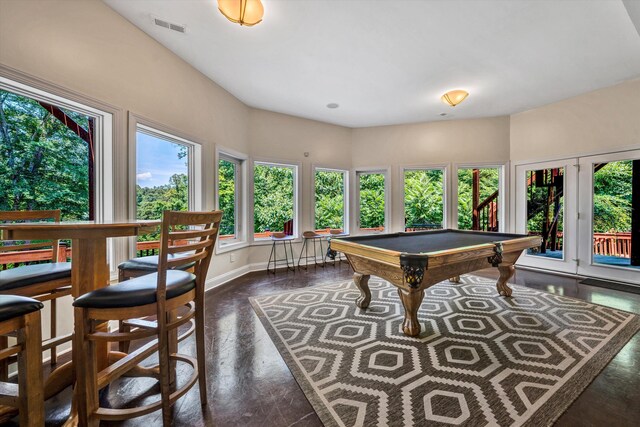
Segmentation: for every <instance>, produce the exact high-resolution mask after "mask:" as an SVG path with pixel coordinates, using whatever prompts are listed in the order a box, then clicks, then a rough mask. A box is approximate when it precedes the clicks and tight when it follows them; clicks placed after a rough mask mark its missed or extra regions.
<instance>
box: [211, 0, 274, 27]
mask: <svg viewBox="0 0 640 427" xmlns="http://www.w3.org/2000/svg"><path fill="white" fill-rule="evenodd" d="M218 10H219V11H220V13H222V14H223V15H224V16H225V17H226V18H227V19H228V20H229V21H231V22H233V23H235V24H240V25H243V26H245V27H253V26H254V25H256V24H259V23H260V22H262V16H263V15H264V7H263V6H262V3H261V2H260V0H218Z"/></svg>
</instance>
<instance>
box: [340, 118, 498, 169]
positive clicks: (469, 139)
mask: <svg viewBox="0 0 640 427" xmlns="http://www.w3.org/2000/svg"><path fill="white" fill-rule="evenodd" d="M352 150H353V166H354V167H358V166H371V165H389V164H391V165H392V164H403V165H420V164H433V163H446V162H452V161H457V162H483V161H507V160H509V117H493V118H487V119H477V120H455V121H448V120H447V121H440V122H431V123H417V124H410V125H395V126H380V127H370V128H361V129H354V130H353V148H352Z"/></svg>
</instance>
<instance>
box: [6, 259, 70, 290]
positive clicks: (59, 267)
mask: <svg viewBox="0 0 640 427" xmlns="http://www.w3.org/2000/svg"><path fill="white" fill-rule="evenodd" d="M67 277H69V278H70V277H71V263H70V262H53V263H46V264H34V265H23V266H21V267H16V268H11V269H9V270H3V271H0V291H8V290H11V289H17V288H21V287H23V286H28V285H35V284H37V283H42V282H48V281H50V280H57V279H64V278H67Z"/></svg>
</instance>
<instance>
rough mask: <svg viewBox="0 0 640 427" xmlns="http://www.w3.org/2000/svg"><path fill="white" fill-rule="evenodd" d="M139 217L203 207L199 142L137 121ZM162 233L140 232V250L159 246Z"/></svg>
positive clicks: (137, 200)
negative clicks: (158, 242) (198, 159)
mask: <svg viewBox="0 0 640 427" xmlns="http://www.w3.org/2000/svg"><path fill="white" fill-rule="evenodd" d="M135 131H136V133H135V138H136V154H135V156H136V193H135V194H136V218H137V219H141V220H142V219H147V220H154V219H160V218H162V212H163V211H165V210H174V211H186V210H197V209H199V198H198V197H197V195H199V185H198V184H199V179H198V178H197V177H198V176H199V173H197V168H196V165H197V164H198V162H197V158H198V157H199V149H200V147H199V145H197V144H195V143H193V142H191V141H189V140H186V139H184V138H182V137H179V136H177V135H174V134H171V133H168V132H166V131H164V130H159V129H157V128H152V127H150V126H147V125H144V124H141V123H137V124H136V125H135ZM159 237H160V236H159V233H150V234H145V235H140V236H138V241H139V242H142V241H145V242H146V241H152V242H154V243H153V244H151V243H150V244H146V245H141V244H138V252H139V253H143V254H145V253H147V252H146V251H149V250H155V249H156V246H157V245H155V241H157V240H158V239H159Z"/></svg>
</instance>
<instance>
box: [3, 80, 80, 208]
mask: <svg viewBox="0 0 640 427" xmlns="http://www.w3.org/2000/svg"><path fill="white" fill-rule="evenodd" d="M63 111H64V112H65V113H66V114H67V116H69V117H71V118H72V119H73V120H74V121H75V122H76V123H78V124H79V125H80V126H82V127H84V128H85V129H88V120H89V118H88V117H87V116H84V115H82V114H79V113H76V112H74V111H69V110H63ZM47 209H60V210H61V211H62V218H63V219H64V220H86V219H88V218H89V161H88V146H87V143H86V142H85V141H83V140H82V139H81V138H80V137H78V136H77V135H76V134H75V133H73V132H72V131H71V130H70V129H69V128H67V127H66V126H65V125H64V124H63V123H62V122H60V121H59V120H58V119H56V118H55V117H54V116H53V115H51V113H49V112H48V111H47V110H45V109H44V108H42V106H40V104H38V102H37V101H35V100H33V99H30V98H27V97H24V96H20V95H16V94H14V93H11V92H7V91H2V90H0V210H47Z"/></svg>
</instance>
